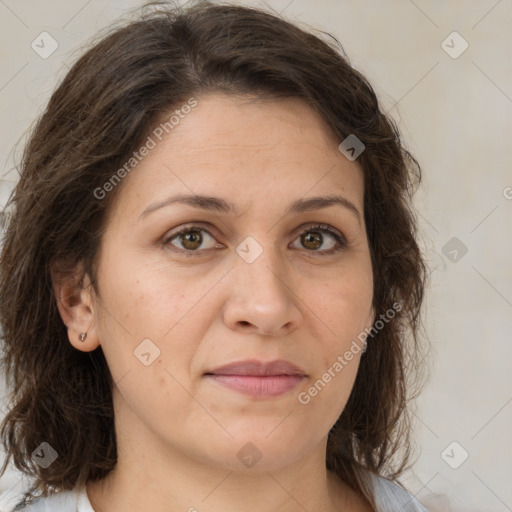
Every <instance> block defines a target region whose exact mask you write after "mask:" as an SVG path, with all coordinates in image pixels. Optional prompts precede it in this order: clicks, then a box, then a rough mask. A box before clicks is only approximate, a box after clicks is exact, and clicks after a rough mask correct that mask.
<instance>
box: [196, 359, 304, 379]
mask: <svg viewBox="0 0 512 512" xmlns="http://www.w3.org/2000/svg"><path fill="white" fill-rule="evenodd" d="M205 374H206V375H256V376H266V375H303V376H305V375H306V373H305V372H304V370H303V369H302V368H299V367H298V366H296V365H294V364H293V363H290V362H289V361H285V360H284V359H276V360H275V361H268V362H265V361H258V360H257V359H246V360H244V361H235V362H233V363H229V364H226V365H224V366H219V367H218V368H215V369H214V370H209V371H207V372H205Z"/></svg>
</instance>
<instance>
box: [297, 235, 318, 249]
mask: <svg viewBox="0 0 512 512" xmlns="http://www.w3.org/2000/svg"><path fill="white" fill-rule="evenodd" d="M300 238H301V243H302V245H303V246H304V247H306V248H307V249H313V250H316V249H318V248H319V247H321V246H322V243H323V237H322V235H321V234H320V233H319V232H318V231H309V232H307V233H305V234H303V235H301V236H300Z"/></svg>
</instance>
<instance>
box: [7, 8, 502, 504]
mask: <svg viewBox="0 0 512 512" xmlns="http://www.w3.org/2000/svg"><path fill="white" fill-rule="evenodd" d="M242 3H245V4H248V5H256V6H261V7H264V4H263V3H261V2H242ZM141 4H142V3H141V2H136V1H125V2H122V1H114V0H110V1H107V0H92V1H89V2H87V1H86V0H70V1H67V2H60V1H58V0H48V1H46V2H40V1H35V0H21V1H14V0H5V1H2V2H0V20H1V21H0V24H1V25H0V26H1V30H0V40H1V42H2V44H1V45H0V55H1V62H2V66H1V69H0V157H1V165H2V173H1V178H2V179H1V181H0V203H1V204H2V205H3V204H4V203H5V201H6V200H7V197H8V194H9V192H10V190H11V189H12V187H13V185H14V183H15V182H16V179H17V171H16V170H15V169H14V161H13V151H12V150H13V147H14V145H15V143H16V142H17V141H18V139H19V138H20V136H21V135H22V134H23V133H24V132H25V130H27V128H29V126H30V125H31V124H32V123H33V122H34V121H35V119H36V116H38V115H39V114H40V113H41V112H42V109H43V107H44V106H45V104H46V102H47V101H48V99H49V96H50V94H51V92H52V90H53V88H54V87H55V85H56V83H57V81H58V80H60V79H61V78H62V76H63V74H64V73H65V72H66V70H67V69H68V66H69V64H70V63H72V62H73V61H74V60H75V59H76V57H77V56H78V55H79V54H80V50H79V47H80V44H81V43H82V42H84V41H86V40H87V39H88V38H89V37H91V36H92V35H94V34H95V33H96V32H97V30H99V29H100V28H102V27H104V26H106V25H107V24H108V23H109V22H110V21H112V20H113V19H115V18H117V17H118V16H119V15H121V14H123V13H125V12H126V11H127V10H128V9H130V8H133V7H136V6H139V5H141ZM267 6H269V8H272V9H274V10H275V11H277V12H282V13H283V15H284V16H286V17H287V18H288V19H290V20H292V21H299V22H302V23H305V24H308V25H310V26H312V27H314V28H317V29H322V30H325V31H327V32H330V33H332V34H333V35H334V36H335V37H336V38H337V39H338V40H339V41H340V42H341V43H342V45H343V47H344V48H345V50H346V52H347V54H348V56H349V58H350V60H351V62H352V64H353V65H354V66H355V67H356V68H357V69H359V70H361V71H362V72H363V73H364V74H365V75H366V76H367V78H368V79H369V80H370V82H371V83H372V85H373V86H374V88H375V90H376V92H377V93H378V95H379V98H380V100H381V102H382V105H383V107H384V109H385V110H386V111H388V112H389V113H390V114H391V115H392V116H393V117H394V118H395V119H396V120H397V121H398V122H399V126H400V129H401V131H402V133H403V135H404V138H405V140H406V144H407V146H408V148H409V149H410V150H411V151H412V153H413V154H414V155H415V156H416V157H417V158H418V159H419V161H420V164H421V166H422V168H423V183H422V185H421V188H420V190H419V191H418V193H417V196H416V205H417V207H418V210H419V213H420V220H421V237H422V245H423V247H424V251H425V255H426V257H427V260H428V263H429V265H430V271H431V277H430V287H429V289H428V292H427V297H426V303H425V310H424V314H425V316H424V318H425V325H426V326H427V332H428V336H429V338H430V341H431V343H432V347H433V350H432V353H431V360H430V374H431V377H430V381H429V383H428V385H427V386H426V388H425V390H424V392H423V394H422V396H421V398H420V399H419V400H418V401H417V403H418V411H417V424H416V430H415V432H416V442H417V456H418V460H417V463H416V465H415V466H414V471H410V472H408V474H407V478H404V482H405V483H406V484H407V485H408V486H409V488H410V490H411V491H412V492H413V493H415V494H416V495H417V497H418V498H419V499H420V500H421V501H423V502H424V503H425V504H429V506H430V507H431V510H443V511H448V510H454V511H455V510H458V511H464V512H472V511H485V512H505V511H507V510H512V489H511V485H510V483H511V482H512V435H511V432H512V371H511V370H512V343H511V341H512V279H511V277H512V271H511V263H510V260H511V258H510V254H511V253H512V236H511V235H512V170H511V169H512V166H511V164H512V156H511V155H512V153H511V150H510V146H511V141H512V80H511V78H512V53H511V51H510V48H512V31H511V30H510V28H511V26H512V1H510V0H502V1H495V0H489V1H475V0H471V1H452V2H442V1H440V0H439V1H430V2H429V1H420V0H416V1H415V2H413V1H412V0H393V1H387V2H379V1H377V0H371V1H368V0H367V1H365V2H356V1H354V0H347V1H340V0H338V1H336V0H315V1H311V0H310V1H308V0H291V1H290V0H282V1H281V0H279V1H277V0H276V1H272V0H269V1H268V2H267ZM43 31H46V32H48V33H49V34H51V36H52V37H53V38H54V39H55V40H56V41H57V42H58V48H57V50H56V51H55V52H54V53H53V54H52V55H51V56H49V57H48V58H45V59H43V58H41V57H40V56H39V55H38V54H37V53H36V52H35V51H34V50H33V49H32V48H31V42H32V41H33V40H34V39H36V36H38V35H39V34H40V33H41V32H43ZM454 31H456V32H458V33H459V34H460V36H459V35H457V34H455V35H453V34H452V33H453V32H454ZM462 38H463V39H462ZM464 40H465V41H466V42H467V44H468V47H467V49H466V50H465V51H464V52H463V53H462V54H460V55H458V54H459V52H460V51H461V50H462V49H463V48H464V46H465V43H464ZM443 41H445V42H444V43H443ZM450 54H451V55H450ZM452 239H453V240H452ZM450 241H451V242H450ZM447 244H448V245H447ZM464 247H465V248H466V249H467V252H466V253H465V254H463V252H464ZM454 251H455V252H454ZM461 255H462V257H461ZM0 407H1V405H0ZM0 412H1V411H0ZM453 442H456V443H457V444H456V445H451V443H453ZM450 445H451V446H450ZM447 447H448V449H447V450H446V451H445V449H446V448H447ZM463 450H464V451H466V452H467V453H468V455H469V456H468V458H467V460H465V461H464V463H463V464H461V465H460V466H459V467H458V468H457V469H454V468H452V467H451V466H450V465H449V464H448V462H449V463H450V464H451V465H452V466H456V465H457V464H458V463H459V462H460V460H462V459H461V458H462V457H463V455H464V451H463ZM443 453H444V455H443V456H442V454H443ZM23 485H25V484H24V482H23V481H21V480H20V475H18V474H17V473H16V472H14V471H12V472H10V473H9V474H8V475H7V476H5V477H4V478H3V479H1V480H0V493H4V494H3V498H2V499H1V500H0V511H1V510H2V503H3V504H4V505H3V506H4V507H6V506H7V505H6V503H7V502H8V501H9V500H11V499H12V498H13V496H14V495H15V494H16V493H18V492H20V491H21V488H22V487H23ZM5 509H6V508H5Z"/></svg>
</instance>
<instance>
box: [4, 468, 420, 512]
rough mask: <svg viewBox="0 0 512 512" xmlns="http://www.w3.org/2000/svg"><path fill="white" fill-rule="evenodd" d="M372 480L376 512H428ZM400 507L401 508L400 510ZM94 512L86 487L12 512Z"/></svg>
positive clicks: (406, 496) (404, 494) (378, 479)
mask: <svg viewBox="0 0 512 512" xmlns="http://www.w3.org/2000/svg"><path fill="white" fill-rule="evenodd" d="M368 475H369V477H370V478H371V482H372V486H373V490H374V494H375V498H376V503H377V510H376V512H397V510H400V512H428V510H427V509H426V508H425V507H424V506H423V505H421V503H420V502H419V501H418V500H417V499H416V498H414V496H412V495H411V494H409V493H408V492H407V491H404V490H403V489H402V488H401V487H399V486H398V485H395V484H394V483H392V482H390V481H389V480H386V479H385V478H382V477H380V476H375V475H373V474H372V473H368ZM398 507H399V508H398ZM18 510H20V511H23V512H94V509H93V508H92V505H91V502H90V501H89V498H88V497H87V492H86V488H85V486H83V487H81V488H75V489H73V490H70V491H62V492H59V493H55V494H53V495H51V496H48V497H46V498H44V497H41V498H38V499H37V500H35V501H34V502H32V503H31V504H30V505H29V506H27V507H25V508H16V507H15V508H14V509H13V510H12V511H11V512H15V511H16V512H17V511H18Z"/></svg>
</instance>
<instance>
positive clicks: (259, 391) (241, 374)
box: [204, 359, 307, 398]
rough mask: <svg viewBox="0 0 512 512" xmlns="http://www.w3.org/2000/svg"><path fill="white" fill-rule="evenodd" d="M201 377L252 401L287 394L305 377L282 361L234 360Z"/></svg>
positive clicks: (304, 374) (287, 362) (300, 370)
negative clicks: (247, 396)
mask: <svg viewBox="0 0 512 512" xmlns="http://www.w3.org/2000/svg"><path fill="white" fill-rule="evenodd" d="M204 376H205V377H206V378H208V379H209V380H210V381H212V382H215V383H217V384H220V385H221V386H223V387H226V388H228V389H231V390H233V391H236V392H239V393H243V394H245V395H249V396H252V397H255V398H269V397H273V396H279V395H282V394H284V393H287V392H289V391H291V390H293V389H294V388H296V387H297V386H298V385H299V383H300V382H302V380H303V379H305V378H306V377H307V375H306V373H305V372H304V370H302V368H299V367H298V366H296V365H294V364H292V363H290V362H289V361H285V360H283V359H279V360H276V361H270V362H263V361H257V360H254V359H251V360H246V361H237V362H234V363H230V364H227V365H224V366H221V367H219V368H216V369H214V370H210V371H207V372H206V373H205V374H204Z"/></svg>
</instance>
